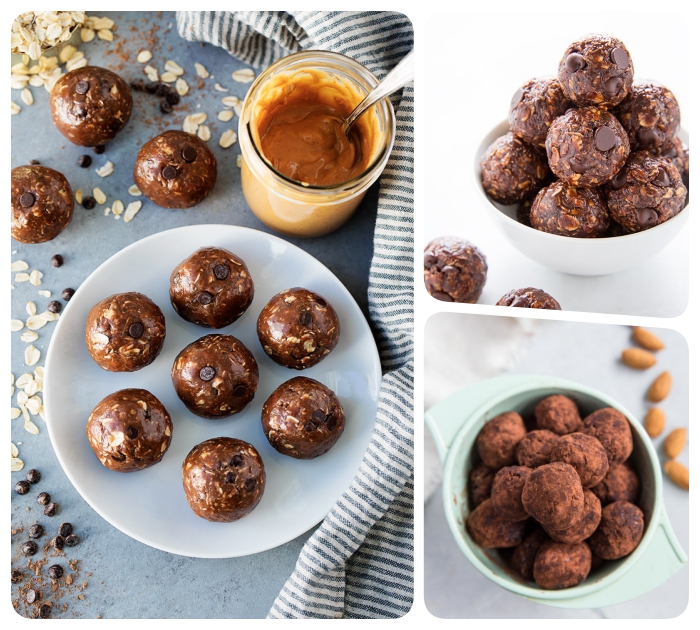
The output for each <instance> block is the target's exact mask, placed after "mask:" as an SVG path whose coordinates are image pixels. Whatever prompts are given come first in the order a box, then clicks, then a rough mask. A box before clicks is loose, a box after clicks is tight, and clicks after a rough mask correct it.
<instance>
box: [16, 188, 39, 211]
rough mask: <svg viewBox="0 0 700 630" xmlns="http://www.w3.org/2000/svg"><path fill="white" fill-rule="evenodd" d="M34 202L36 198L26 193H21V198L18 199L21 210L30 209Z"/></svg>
mask: <svg viewBox="0 0 700 630" xmlns="http://www.w3.org/2000/svg"><path fill="white" fill-rule="evenodd" d="M35 201H36V197H35V196H34V194H33V193H30V192H26V193H23V194H22V196H21V197H20V198H19V205H20V206H22V207H23V208H31V207H32V206H33V205H34V202H35Z"/></svg>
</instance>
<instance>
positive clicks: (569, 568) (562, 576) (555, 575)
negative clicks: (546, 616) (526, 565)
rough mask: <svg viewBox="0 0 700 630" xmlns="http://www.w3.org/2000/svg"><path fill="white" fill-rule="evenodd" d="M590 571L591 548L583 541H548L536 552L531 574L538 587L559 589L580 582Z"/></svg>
mask: <svg viewBox="0 0 700 630" xmlns="http://www.w3.org/2000/svg"><path fill="white" fill-rule="evenodd" d="M590 571H591V549H590V547H589V546H588V545H587V544H586V543H585V542H581V543H578V544H575V545H567V544H565V543H559V542H549V543H545V544H544V545H542V546H541V547H540V550H539V551H538V552H537V557H536V558H535V566H534V569H533V575H534V578H535V582H536V583H537V586H539V587H540V588H546V589H548V590H559V589H562V588H571V587H572V586H576V585H578V584H581V582H583V581H584V580H585V579H586V578H587V577H588V574H589V573H590Z"/></svg>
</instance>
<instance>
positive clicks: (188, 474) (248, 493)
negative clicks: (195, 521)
mask: <svg viewBox="0 0 700 630" xmlns="http://www.w3.org/2000/svg"><path fill="white" fill-rule="evenodd" d="M182 485H183V487H184V489H185V497H186V498H187V502H188V503H189V504H190V507H191V508H192V510H193V512H194V513H195V514H196V515H197V516H199V517H201V518H204V519H206V520H208V521H215V522H219V523H231V522H233V521H237V520H239V519H241V518H243V517H244V516H247V515H248V514H250V513H251V512H252V511H253V510H254V509H255V507H256V506H257V505H258V503H260V499H262V495H263V492H264V491H265V466H264V465H263V461H262V459H261V458H260V454H259V453H258V451H256V450H255V447H254V446H253V445H252V444H248V442H244V441H243V440H237V439H234V438H230V437H219V438H213V439H211V440H205V441H204V442H202V443H200V444H197V446H195V447H194V448H193V449H192V450H191V451H190V452H189V454H188V455H187V457H185V461H184V462H183V463H182Z"/></svg>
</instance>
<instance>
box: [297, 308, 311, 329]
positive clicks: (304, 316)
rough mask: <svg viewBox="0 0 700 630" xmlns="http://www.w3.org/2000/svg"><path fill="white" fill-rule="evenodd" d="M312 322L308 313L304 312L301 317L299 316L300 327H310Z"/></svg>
mask: <svg viewBox="0 0 700 630" xmlns="http://www.w3.org/2000/svg"><path fill="white" fill-rule="evenodd" d="M312 321H313V317H312V316H311V313H309V311H304V312H303V313H302V314H301V315H299V323H300V324H301V325H302V326H306V327H307V328H308V327H309V326H310V325H311V322H312Z"/></svg>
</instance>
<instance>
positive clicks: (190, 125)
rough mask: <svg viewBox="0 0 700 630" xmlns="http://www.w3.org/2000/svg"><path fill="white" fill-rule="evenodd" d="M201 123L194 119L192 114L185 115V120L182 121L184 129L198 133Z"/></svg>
mask: <svg viewBox="0 0 700 630" xmlns="http://www.w3.org/2000/svg"><path fill="white" fill-rule="evenodd" d="M198 127H199V125H198V124H197V123H196V122H193V121H192V117H191V116H185V122H183V123H182V130H183V131H186V132H187V133H197V129H198Z"/></svg>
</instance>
